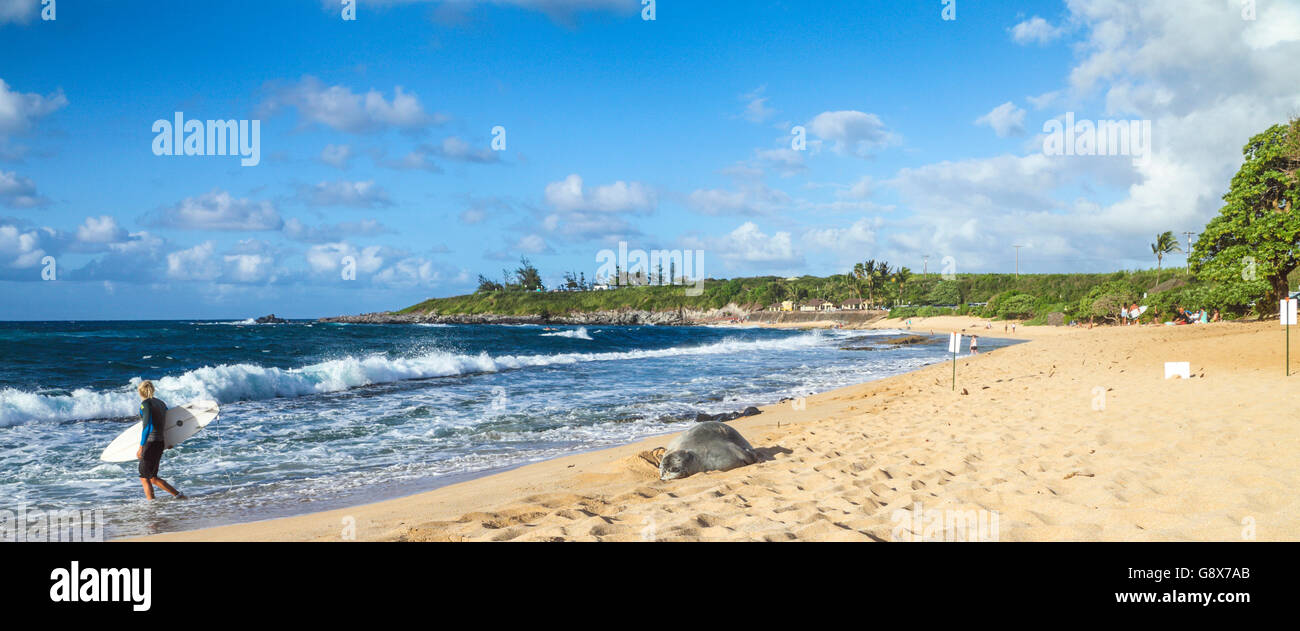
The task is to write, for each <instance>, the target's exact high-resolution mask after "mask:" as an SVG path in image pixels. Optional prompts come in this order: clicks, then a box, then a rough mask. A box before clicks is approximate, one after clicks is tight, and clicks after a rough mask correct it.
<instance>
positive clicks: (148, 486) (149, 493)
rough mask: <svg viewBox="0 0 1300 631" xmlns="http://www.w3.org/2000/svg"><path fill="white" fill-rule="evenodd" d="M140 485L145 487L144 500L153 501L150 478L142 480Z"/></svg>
mask: <svg viewBox="0 0 1300 631" xmlns="http://www.w3.org/2000/svg"><path fill="white" fill-rule="evenodd" d="M140 484H141V485H143V486H144V498H145V499H147V500H151V499H153V485H152V484H149V478H140Z"/></svg>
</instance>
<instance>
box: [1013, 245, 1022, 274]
mask: <svg viewBox="0 0 1300 631" xmlns="http://www.w3.org/2000/svg"><path fill="white" fill-rule="evenodd" d="M1011 247H1013V248H1015V249H1016V278H1020V248H1023V247H1025V246H1023V245H1013V246H1011Z"/></svg>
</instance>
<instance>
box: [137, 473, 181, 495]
mask: <svg viewBox="0 0 1300 631" xmlns="http://www.w3.org/2000/svg"><path fill="white" fill-rule="evenodd" d="M150 482H153V485H154V486H156V487H158V488H160V489H162V490H164V491H167V492H168V493H171V494H172V496H173V497H183V496H182V495H181V492H180V491H177V490H176V489H174V488H172V485H170V484H168V483H167V481H166V480H164V479H162V478H153V479H152V480H150ZM145 495H148V496H149V499H153V489H149V490H148V491H145Z"/></svg>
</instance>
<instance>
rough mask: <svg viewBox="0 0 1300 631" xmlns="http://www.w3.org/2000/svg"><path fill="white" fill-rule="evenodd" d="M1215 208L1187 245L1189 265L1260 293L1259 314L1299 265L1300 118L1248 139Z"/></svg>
mask: <svg viewBox="0 0 1300 631" xmlns="http://www.w3.org/2000/svg"><path fill="white" fill-rule="evenodd" d="M1242 154H1243V155H1244V157H1245V159H1244V161H1243V162H1242V165H1241V168H1240V169H1239V170H1238V171H1237V174H1236V175H1235V176H1233V178H1232V183H1231V186H1230V188H1229V190H1228V193H1227V194H1226V195H1224V196H1223V201H1224V205H1223V208H1221V209H1220V210H1219V214H1218V215H1217V216H1215V217H1214V218H1213V219H1211V220H1210V223H1209V224H1208V225H1206V226H1205V231H1204V232H1202V233H1201V236H1200V238H1198V239H1197V240H1196V244H1195V246H1194V247H1193V248H1192V261H1191V264H1192V270H1193V272H1194V273H1195V274H1196V275H1197V276H1198V277H1199V278H1201V279H1203V280H1208V281H1212V282H1216V283H1222V284H1224V285H1227V286H1229V290H1230V291H1232V292H1234V293H1246V294H1253V295H1256V296H1262V297H1263V298H1264V299H1265V301H1266V303H1265V305H1258V306H1257V307H1256V311H1257V312H1259V313H1261V314H1263V313H1268V312H1269V310H1270V309H1271V308H1272V307H1273V306H1276V305H1277V301H1278V300H1280V299H1281V298H1282V297H1285V296H1286V295H1287V290H1288V286H1287V275H1288V274H1290V273H1291V271H1292V270H1294V269H1296V267H1297V265H1300V258H1298V257H1297V254H1300V253H1298V252H1297V244H1298V243H1300V213H1298V212H1296V210H1295V209H1296V205H1297V204H1300V178H1297V176H1296V171H1297V169H1300V118H1297V119H1295V120H1292V121H1291V122H1290V123H1287V124H1279V125H1274V126H1272V127H1270V128H1268V129H1267V130H1266V131H1264V132H1263V133H1261V134H1258V135H1256V136H1254V137H1253V138H1251V139H1250V142H1248V143H1247V144H1246V146H1245V147H1244V148H1243V149H1242Z"/></svg>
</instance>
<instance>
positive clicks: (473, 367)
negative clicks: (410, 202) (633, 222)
mask: <svg viewBox="0 0 1300 631" xmlns="http://www.w3.org/2000/svg"><path fill="white" fill-rule="evenodd" d="M579 331H582V329H579V330H577V331H565V333H574V334H576V333H578V332H579ZM584 332H585V331H584ZM583 339H590V337H586V338H583ZM828 341H830V340H828V339H826V337H824V336H823V335H822V333H821V332H818V331H814V332H811V333H807V334H804V335H798V336H793V337H787V338H782V339H776V340H738V339H725V340H722V341H719V342H713V343H710V344H703V345H698V346H675V347H671V348H662V349H652V350H635V351H625V352H605V353H557V354H552V355H498V356H491V355H488V354H487V353H486V352H484V353H480V354H478V355H462V354H456V353H449V352H446V351H433V352H428V353H424V354H421V355H416V356H412V357H397V358H394V357H389V356H386V355H382V354H375V355H369V356H366V357H353V356H347V357H342V358H339V359H334V360H330V361H325V362H320V363H317V364H311V365H308V366H302V367H300V368H275V367H267V366H258V365H255V364H223V365H220V366H205V367H203V368H198V369H195V370H191V371H189V372H186V373H184V374H181V375H177V376H173V377H163V378H161V379H155V380H154V386H155V387H156V388H157V392H158V396H159V398H161V399H163V400H164V401H173V402H177V403H178V404H179V403H180V402H185V401H192V400H195V399H214V400H216V401H218V402H221V403H229V402H232V401H248V400H263V399H271V398H275V397H296V396H304V395H310V394H322V393H327V392H339V391H342V390H347V389H350V388H357V387H361V386H368V385H373V384H381V383H394V382H398V381H404V380H408V379H427V378H432V377H449V376H455V375H464V374H471V373H482V372H497V371H501V370H512V369H519V368H527V367H532V366H550V365H556V364H576V363H581V362H593V361H625V360H638V359H654V358H662V357H678V356H691V355H727V354H734V353H747V352H756V351H770V350H798V349H806V348H813V347H817V346H822V345H824V344H826V342H828ZM137 385H139V380H138V379H133V380H132V381H131V383H129V384H127V385H125V386H123V387H122V388H120V389H116V390H107V391H105V390H90V389H84V388H82V389H77V390H74V391H72V393H71V394H70V395H43V394H36V393H31V392H24V391H20V390H15V389H13V388H6V389H2V390H0V426H11V425H18V424H21V423H26V422H29V421H33V420H42V421H68V420H84V419H97V418H122V417H127V416H133V415H135V414H136V412H137V409H138V407H139V401H140V399H139V397H138V396H137V395H136V393H135V387H136V386H137Z"/></svg>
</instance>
